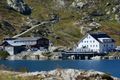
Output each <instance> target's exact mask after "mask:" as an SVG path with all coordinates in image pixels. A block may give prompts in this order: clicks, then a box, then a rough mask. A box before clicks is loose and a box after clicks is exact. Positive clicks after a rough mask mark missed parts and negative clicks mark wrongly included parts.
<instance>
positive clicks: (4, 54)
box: [0, 51, 9, 59]
mask: <svg viewBox="0 0 120 80" xmlns="http://www.w3.org/2000/svg"><path fill="white" fill-rule="evenodd" d="M8 56H9V53H8V52H6V51H0V59H6V58H7V57H8Z"/></svg>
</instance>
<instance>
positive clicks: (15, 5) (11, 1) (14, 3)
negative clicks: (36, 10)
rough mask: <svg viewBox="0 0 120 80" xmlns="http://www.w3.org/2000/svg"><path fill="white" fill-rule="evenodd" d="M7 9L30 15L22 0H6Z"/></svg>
mask: <svg viewBox="0 0 120 80" xmlns="http://www.w3.org/2000/svg"><path fill="white" fill-rule="evenodd" d="M7 4H8V7H10V8H12V9H14V10H16V11H18V12H20V13H22V14H26V15H28V14H31V9H30V7H29V6H28V5H27V4H25V3H24V1H23V0H7Z"/></svg>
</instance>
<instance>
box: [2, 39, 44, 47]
mask: <svg viewBox="0 0 120 80" xmlns="http://www.w3.org/2000/svg"><path fill="white" fill-rule="evenodd" d="M39 39H42V38H41V37H22V38H6V39H5V40H4V42H3V44H4V45H11V46H22V45H26V44H27V45H35V44H36V41H37V40H39ZM24 41H27V42H29V41H34V42H32V43H26V42H25V43H23V42H24ZM21 42H22V43H21ZM3 44H2V45H3Z"/></svg>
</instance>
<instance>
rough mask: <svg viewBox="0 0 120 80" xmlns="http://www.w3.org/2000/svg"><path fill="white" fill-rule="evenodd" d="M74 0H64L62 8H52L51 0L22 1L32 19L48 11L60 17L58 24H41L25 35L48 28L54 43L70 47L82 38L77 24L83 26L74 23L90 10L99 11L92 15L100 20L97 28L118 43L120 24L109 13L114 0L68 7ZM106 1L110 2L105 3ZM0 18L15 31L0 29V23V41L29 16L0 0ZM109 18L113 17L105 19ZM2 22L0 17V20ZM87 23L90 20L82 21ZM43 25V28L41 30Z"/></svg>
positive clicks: (101, 0) (10, 34)
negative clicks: (79, 6) (28, 7)
mask: <svg viewBox="0 0 120 80" xmlns="http://www.w3.org/2000/svg"><path fill="white" fill-rule="evenodd" d="M72 1H74V0H67V1H66V5H65V7H64V8H57V7H55V6H56V5H57V4H58V3H56V2H55V1H54V0H44V1H43V0H39V1H38V0H25V2H26V3H27V4H28V5H29V6H31V7H32V14H31V15H29V16H31V17H32V18H33V19H36V20H38V21H42V20H48V19H50V14H53V13H54V14H57V15H59V17H60V21H59V22H58V23H55V24H52V25H47V26H40V27H41V28H37V29H36V30H34V31H33V32H30V33H28V34H26V35H25V36H31V35H33V33H34V32H35V31H37V30H39V31H38V32H35V34H36V33H38V34H41V33H42V32H43V33H44V32H45V29H49V30H50V32H51V33H48V34H47V36H46V37H47V38H49V39H50V40H51V41H52V42H53V43H54V45H62V46H66V47H73V44H76V43H77V42H78V41H79V40H80V39H81V37H82V36H83V35H82V34H81V33H80V27H81V26H82V25H77V26H76V25H75V23H76V22H78V21H80V20H82V18H83V16H88V15H89V14H91V13H92V12H94V11H96V10H99V11H100V12H101V13H102V14H104V15H102V16H92V17H94V20H96V22H98V23H100V24H101V25H102V26H101V27H100V28H99V31H103V32H106V33H108V34H109V35H110V36H111V37H113V38H114V39H115V40H116V44H117V45H120V36H119V35H120V34H118V33H120V28H119V27H120V24H119V23H118V22H117V21H116V20H114V17H115V14H114V13H112V8H113V7H115V3H114V0H97V1H96V0H94V1H95V4H94V5H93V6H92V7H91V8H84V9H83V10H79V9H74V8H71V7H70V5H71V4H72ZM82 1H85V0H82ZM107 3H109V4H108V5H107ZM0 4H1V5H0V17H2V20H6V21H8V22H9V23H10V24H11V25H12V26H13V27H14V28H15V31H14V32H13V31H8V30H2V29H1V25H0V32H1V33H0V40H2V39H3V38H4V37H8V36H13V35H15V34H18V33H20V30H21V26H22V24H24V23H25V21H26V19H27V17H28V16H25V15H22V14H20V13H18V12H16V11H14V10H9V9H7V7H6V6H7V4H6V0H1V1H0ZM107 11H110V14H108V15H105V14H106V13H107ZM109 17H110V18H111V19H112V20H110V19H108V18H109ZM0 22H1V19H0ZM86 23H90V22H89V21H88V22H85V24H86ZM43 27H44V29H43Z"/></svg>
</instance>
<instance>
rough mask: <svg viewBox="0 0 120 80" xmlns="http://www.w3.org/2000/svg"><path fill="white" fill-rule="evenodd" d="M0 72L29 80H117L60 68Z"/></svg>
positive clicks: (0, 72)
mask: <svg viewBox="0 0 120 80" xmlns="http://www.w3.org/2000/svg"><path fill="white" fill-rule="evenodd" d="M0 74H4V75H10V76H11V77H13V78H14V79H15V80H17V79H19V78H21V79H19V80H22V79H25V80H29V78H32V80H36V79H40V80H96V79H97V80H119V79H118V78H116V77H113V76H111V75H109V74H106V73H103V72H99V71H93V70H88V71H85V70H77V69H60V68H58V69H55V70H51V71H40V72H15V71H6V70H0ZM4 75H3V76H4ZM30 80H31V79H30Z"/></svg>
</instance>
